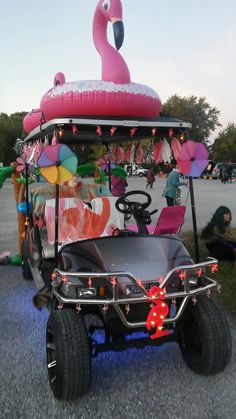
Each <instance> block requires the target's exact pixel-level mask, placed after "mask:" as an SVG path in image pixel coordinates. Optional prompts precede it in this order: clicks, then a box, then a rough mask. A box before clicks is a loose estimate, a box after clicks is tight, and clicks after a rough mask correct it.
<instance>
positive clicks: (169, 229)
mask: <svg viewBox="0 0 236 419" xmlns="http://www.w3.org/2000/svg"><path fill="white" fill-rule="evenodd" d="M185 212H186V206H185V205H177V206H173V207H164V208H163V209H162V210H161V213H160V216H159V218H158V221H157V224H156V227H155V229H154V231H153V234H154V235H156V236H159V235H161V234H178V233H179V232H180V230H181V227H182V225H183V223H184V216H185Z"/></svg>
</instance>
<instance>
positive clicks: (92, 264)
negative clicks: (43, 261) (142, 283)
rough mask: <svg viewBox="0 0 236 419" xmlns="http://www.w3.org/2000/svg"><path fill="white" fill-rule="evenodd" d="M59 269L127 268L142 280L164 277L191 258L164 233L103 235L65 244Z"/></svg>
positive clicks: (178, 244)
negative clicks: (102, 236) (119, 235)
mask: <svg viewBox="0 0 236 419" xmlns="http://www.w3.org/2000/svg"><path fill="white" fill-rule="evenodd" d="M61 256H62V260H63V265H64V267H63V269H65V270H70V271H71V272H77V271H79V270H80V271H81V267H83V269H84V270H85V271H86V268H88V270H92V271H94V272H102V271H104V272H112V271H127V272H130V273H132V274H133V275H135V276H136V277H137V278H140V279H142V280H146V281H148V280H149V281H150V280H154V279H156V278H159V277H160V276H163V275H164V276H165V275H166V274H167V273H168V272H169V271H170V270H171V269H173V268H175V267H177V266H180V265H186V264H192V263H193V261H192V259H191V257H190V255H189V253H188V252H187V250H186V248H185V247H184V245H183V243H182V242H181V241H180V240H178V239H175V238H170V237H165V236H128V237H106V238H105V237H104V238H99V239H95V240H85V241H81V242H76V243H71V244H68V245H65V246H64V247H63V248H62V252H61Z"/></svg>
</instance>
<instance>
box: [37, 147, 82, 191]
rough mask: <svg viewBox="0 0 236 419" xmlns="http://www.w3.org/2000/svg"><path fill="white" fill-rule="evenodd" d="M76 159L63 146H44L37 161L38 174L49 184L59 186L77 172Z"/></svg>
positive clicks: (67, 148)
mask: <svg viewBox="0 0 236 419" xmlns="http://www.w3.org/2000/svg"><path fill="white" fill-rule="evenodd" d="M77 166H78V159H77V157H76V155H75V153H74V152H73V151H72V150H71V149H70V148H69V147H68V146H67V145H65V144H56V145H48V146H46V147H45V148H44V149H43V150H42V152H41V154H40V156H39V159H38V167H39V169H40V173H41V175H42V176H44V177H45V178H46V179H47V181H48V182H49V183H52V184H53V185H61V184H62V183H64V182H66V181H68V180H70V179H72V177H73V176H74V175H75V174H76V172H77Z"/></svg>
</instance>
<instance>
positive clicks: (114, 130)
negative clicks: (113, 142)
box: [110, 127, 117, 135]
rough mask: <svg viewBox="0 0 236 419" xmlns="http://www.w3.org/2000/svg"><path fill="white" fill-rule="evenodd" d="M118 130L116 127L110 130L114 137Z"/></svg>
mask: <svg viewBox="0 0 236 419" xmlns="http://www.w3.org/2000/svg"><path fill="white" fill-rule="evenodd" d="M116 130H117V128H116V127H112V128H111V129H110V133H111V135H114V134H115V132H116Z"/></svg>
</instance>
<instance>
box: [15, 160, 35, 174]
mask: <svg viewBox="0 0 236 419" xmlns="http://www.w3.org/2000/svg"><path fill="white" fill-rule="evenodd" d="M16 162H17V166H16V171H17V172H23V171H25V169H26V166H27V168H28V171H29V172H31V173H32V172H33V171H34V166H32V165H31V164H28V163H27V162H26V161H25V160H24V159H22V158H21V157H17V159H16Z"/></svg>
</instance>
